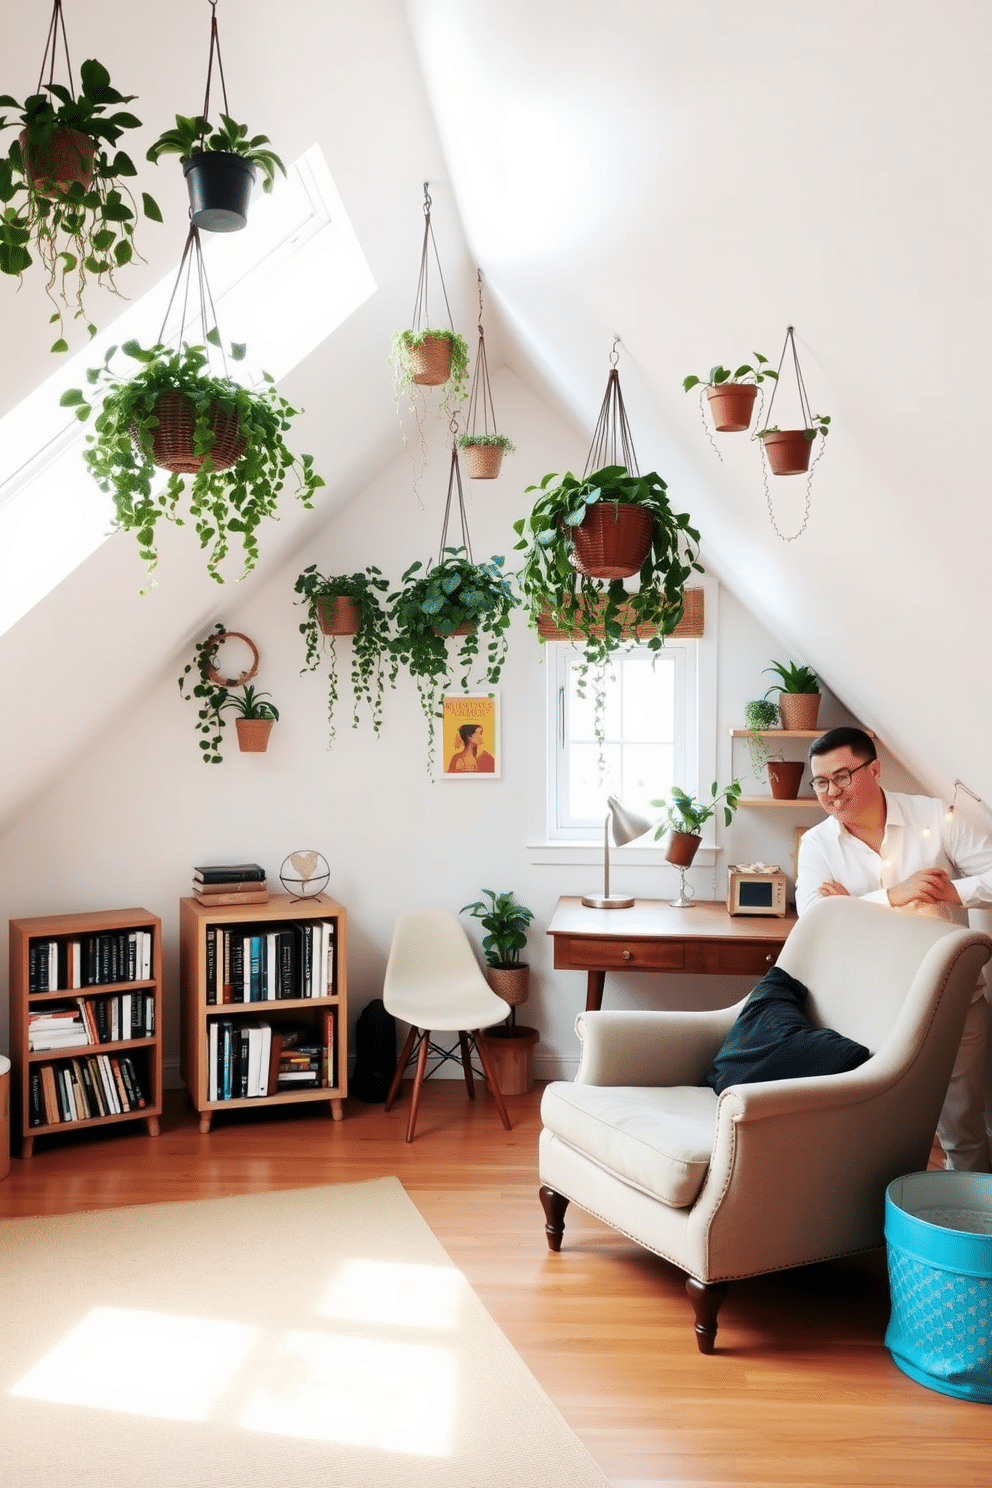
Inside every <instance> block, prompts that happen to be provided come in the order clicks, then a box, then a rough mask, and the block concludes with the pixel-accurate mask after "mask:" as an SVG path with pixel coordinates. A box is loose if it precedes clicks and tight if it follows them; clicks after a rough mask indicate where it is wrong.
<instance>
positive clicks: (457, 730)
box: [439, 692, 500, 780]
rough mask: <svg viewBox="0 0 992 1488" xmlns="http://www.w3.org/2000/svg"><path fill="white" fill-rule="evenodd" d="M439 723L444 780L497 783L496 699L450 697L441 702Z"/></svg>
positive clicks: (474, 695)
mask: <svg viewBox="0 0 992 1488" xmlns="http://www.w3.org/2000/svg"><path fill="white" fill-rule="evenodd" d="M440 723H441V743H442V748H441V751H440V753H439V758H440V760H441V762H442V764H441V773H442V777H443V779H445V780H498V779H499V773H500V736H499V697H498V695H496V694H492V695H484V694H481V693H461V692H460V693H449V694H448V695H447V697H445V699H444V703H443V711H442V715H441V720H440Z"/></svg>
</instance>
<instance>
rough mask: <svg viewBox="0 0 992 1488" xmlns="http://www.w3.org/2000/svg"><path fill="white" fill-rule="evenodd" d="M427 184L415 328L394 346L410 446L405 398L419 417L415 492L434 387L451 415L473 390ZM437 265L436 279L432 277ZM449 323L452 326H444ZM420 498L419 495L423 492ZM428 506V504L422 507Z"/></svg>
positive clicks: (399, 334)
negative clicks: (439, 308) (434, 287)
mask: <svg viewBox="0 0 992 1488" xmlns="http://www.w3.org/2000/svg"><path fill="white" fill-rule="evenodd" d="M427 187H428V183H427V182H426V181H425V182H424V240H423V246H422V248H421V252H420V272H419V275H418V278H417V294H416V298H415V300H414V306H413V319H412V323H411V325H410V326H409V327H408V328H407V329H406V330H404V331H394V333H393V346H392V351H391V352H390V356H389V362H390V366H391V367H392V369H393V392H394V394H395V397H396V412H397V415H398V417H399V421H400V432H401V433H402V435H403V443H404V444H405V445H406V446H407V447H408V448H409V447H410V442H411V441H410V438H409V437H408V434H407V430H406V427H405V425H404V422H403V409H402V408H401V406H400V404H401V400H405V402H406V407H407V408H408V409H409V411H410V412H411V413H412V414H413V416H414V421H415V423H416V429H417V435H416V440H415V446H416V448H415V451H413V452H412V453H413V462H414V479H413V488H414V491H417V483H418V481H419V480H420V477H421V476H422V475H423V472H424V469H425V467H426V465H427V439H426V433H425V430H426V424H427V394H426V391H425V390H426V389H428V388H435V387H436V388H442V389H443V391H442V394H441V397H440V400H439V404H438V406H439V409H440V410H443V411H445V412H448V413H450V412H451V409H452V407H453V406H454V404H455V403H457V402H458V401H459V400H460V399H462V398H464V397H465V395H466V393H467V391H468V344H467V343H466V341H465V338H464V336H460V335H459V334H458V332H457V331H456V330H455V328H454V322H453V321H452V318H451V307H450V305H449V304H448V291H447V290H446V289H445V286H444V275H443V274H442V273H441V259H440V256H439V255H438V251H437V242H436V240H435V238H434V229H433V227H432V225H431V207H432V202H431V197H430V192H429V191H428V189H427ZM432 266H433V276H432ZM432 277H434V278H435V279H436V281H437V290H436V292H435V295H434V305H433V307H432V300H431V279H432ZM438 294H439V295H440V300H441V302H442V303H443V307H444V308H443V314H442V315H440V316H438V315H436V314H435V313H434V311H435V309H436V308H437V299H438ZM444 320H447V325H445V324H444V323H443V321H444ZM417 494H418V498H419V492H417ZM421 504H423V503H421Z"/></svg>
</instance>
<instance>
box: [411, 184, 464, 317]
mask: <svg viewBox="0 0 992 1488" xmlns="http://www.w3.org/2000/svg"><path fill="white" fill-rule="evenodd" d="M429 186H430V182H429V181H425V182H424V243H423V247H422V248H421V250H420V274H419V277H418V279H417V294H416V298H415V300H414V302H413V320H412V321H411V325H412V327H413V329H414V330H415V331H420V330H423V329H426V328H427V327H428V326H429V325H430V323H431V322H430V314H429V309H428V281H429V277H430V276H429V269H430V249H431V248H433V250H434V262H435V264H436V265H437V277H438V282H439V283H440V285H441V294H442V295H443V297H444V308H445V310H446V311H447V312H448V325H449V326H450V327H451V329H452V331H453V330H454V329H455V323H454V320H453V319H452V316H451V306H450V305H449V304H448V291H447V289H446V288H445V285H444V275H443V274H442V272H441V258H440V255H439V253H438V251H437V242H436V241H435V238H434V229H433V227H432V226H431V206H432V205H433V204H432V202H431V194H430V191H429V190H428V187H429Z"/></svg>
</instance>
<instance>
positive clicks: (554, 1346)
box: [0, 1081, 992, 1488]
mask: <svg viewBox="0 0 992 1488" xmlns="http://www.w3.org/2000/svg"><path fill="white" fill-rule="evenodd" d="M539 1100H540V1090H535V1091H534V1092H533V1093H532V1094H531V1095H528V1096H520V1097H515V1098H512V1099H510V1100H509V1101H508V1103H507V1104H508V1108H509V1110H510V1115H511V1119H512V1121H513V1130H512V1131H510V1132H505V1131H504V1130H503V1128H502V1127H501V1125H500V1123H499V1120H498V1118H497V1116H496V1113H495V1110H494V1108H493V1106H492V1104H491V1102H490V1101H489V1099H488V1097H487V1096H486V1095H485V1094H484V1093H481V1094H480V1096H479V1098H478V1099H477V1100H476V1101H475V1103H474V1104H470V1103H469V1102H468V1101H467V1099H466V1097H465V1092H464V1086H462V1085H461V1083H460V1082H458V1083H456V1082H454V1081H440V1082H434V1083H432V1084H430V1085H428V1086H427V1088H426V1090H425V1092H424V1097H423V1101H422V1104H421V1112H420V1118H419V1125H418V1131H417V1136H416V1140H415V1141H414V1142H413V1143H412V1144H411V1145H407V1143H406V1142H405V1141H404V1135H405V1130H406V1119H407V1104H406V1101H407V1098H406V1097H404V1099H402V1100H401V1101H399V1102H398V1104H397V1105H396V1106H395V1107H394V1109H393V1111H391V1112H390V1113H388V1114H387V1113H386V1112H384V1111H383V1109H382V1107H381V1106H369V1105H363V1104H362V1103H361V1102H360V1101H357V1100H349V1101H347V1102H346V1103H345V1113H346V1114H345V1119H344V1121H341V1122H332V1121H331V1120H330V1119H329V1117H328V1116H327V1115H325V1114H323V1113H321V1114H319V1115H314V1114H313V1110H314V1108H313V1107H303V1106H298V1107H295V1108H286V1109H283V1110H276V1111H272V1110H263V1111H259V1112H258V1113H255V1112H251V1113H248V1114H244V1115H242V1114H240V1113H239V1114H238V1115H237V1116H234V1115H232V1116H229V1117H228V1116H224V1115H221V1116H219V1117H218V1118H216V1119H215V1123H214V1129H213V1130H212V1131H211V1132H209V1133H208V1134H206V1135H201V1133H200V1132H199V1131H198V1129H197V1123H196V1119H195V1117H194V1115H193V1113H192V1111H190V1110H189V1108H188V1106H187V1105H186V1103H185V1100H184V1098H183V1097H182V1096H181V1095H180V1094H179V1093H177V1092H174V1093H170V1095H169V1097H168V1100H167V1108H166V1113H165V1116H164V1118H163V1123H162V1127H163V1129H162V1135H161V1136H159V1137H158V1138H149V1137H148V1136H146V1135H144V1133H143V1128H141V1127H138V1126H136V1127H135V1128H134V1131H133V1133H130V1134H125V1135H121V1134H120V1133H121V1129H120V1128H117V1129H116V1134H115V1135H110V1134H109V1133H78V1134H76V1135H74V1136H73V1135H66V1136H64V1137H63V1136H59V1137H57V1138H42V1139H39V1141H38V1143H37V1146H36V1149H35V1155H34V1156H33V1157H32V1158H30V1159H29V1160H27V1161H21V1160H19V1159H16V1158H15V1160H14V1162H13V1164H12V1169H11V1174H10V1177H9V1178H8V1179H7V1180H6V1181H4V1182H0V1217H11V1216H17V1215H29V1214H30V1215H37V1214H62V1213H69V1212H74V1211H77V1210H85V1209H104V1208H115V1207H118V1206H121V1205H126V1204H145V1203H158V1202H162V1201H170V1200H182V1199H201V1198H211V1197H218V1196H221V1195H224V1194H234V1193H250V1192H262V1191H266V1190H269V1189H278V1188H299V1187H306V1186H309V1185H312V1184H322V1183H343V1182H352V1181H356V1180H361V1179H362V1178H372V1177H378V1176H382V1175H388V1174H395V1175H396V1176H397V1177H398V1178H399V1179H400V1180H401V1181H402V1183H403V1184H404V1186H405V1187H406V1189H407V1191H408V1192H409V1194H410V1196H411V1198H412V1199H413V1200H414V1202H415V1203H416V1205H417V1207H418V1208H419V1210H420V1212H421V1213H422V1214H423V1216H424V1218H425V1219H426V1220H427V1222H428V1223H429V1224H430V1226H431V1228H432V1230H433V1231H434V1233H435V1234H436V1235H437V1237H438V1239H439V1240H440V1241H441V1243H442V1244H443V1245H444V1247H445V1249H446V1250H447V1251H448V1254H449V1255H450V1256H451V1257H452V1259H453V1260H454V1262H455V1263H456V1265H458V1266H459V1267H460V1268H461V1269H462V1271H463V1272H464V1273H465V1275H466V1277H467V1278H468V1280H469V1282H470V1283H471V1284H472V1286H473V1287H474V1289H475V1291H476V1292H477V1293H478V1295H479V1296H480V1297H481V1299H482V1301H483V1302H484V1303H485V1305H486V1307H487V1308H488V1309H489V1311H490V1313H491V1314H492V1315H493V1317H494V1318H495V1319H496V1321H497V1322H498V1323H499V1325H500V1327H501V1328H502V1329H503V1331H504V1332H505V1333H506V1334H507V1336H508V1338H509V1339H510V1341H511V1342H512V1343H513V1344H514V1346H515V1347H516V1348H517V1349H518V1351H519V1352H520V1354H521V1355H522V1357H523V1358H524V1359H525V1360H526V1362H527V1364H528V1365H529V1366H530V1368H531V1369H532V1370H533V1372H534V1374H535V1375H536V1376H537V1378H538V1380H540V1382H541V1384H542V1385H543V1386H544V1388H545V1389H546V1390H547V1392H548V1394H549V1395H550V1396H551V1398H552V1399H553V1400H554V1401H555V1403H556V1404H557V1406H558V1408H559V1410H560V1411H561V1412H562V1414H563V1415H564V1416H565V1418H566V1420H567V1421H568V1422H569V1423H570V1424H571V1426H572V1427H573V1429H574V1430H575V1431H576V1432H577V1434H578V1435H579V1436H580V1437H581V1438H582V1440H583V1441H584V1442H585V1443H586V1444H587V1446H588V1447H589V1449H590V1451H591V1452H592V1453H593V1455H594V1456H595V1457H596V1459H597V1460H598V1461H599V1462H600V1464H601V1465H602V1467H603V1469H604V1471H605V1472H606V1474H607V1475H608V1476H609V1477H610V1478H611V1480H612V1481H613V1482H614V1483H615V1484H617V1485H618V1488H620V1485H622V1488H662V1485H664V1488H676V1485H678V1488H682V1485H692V1488H731V1485H734V1488H737V1485H741V1488H745V1485H746V1488H797V1485H801V1488H841V1485H842V1488H862V1485H864V1488H869V1485H870V1488H934V1485H936V1484H937V1483H939V1484H941V1485H944V1488H989V1484H990V1483H992V1408H989V1407H986V1406H981V1405H972V1404H969V1403H967V1402H964V1401H958V1400H954V1399H951V1398H949V1397H947V1396H944V1395H940V1394H937V1393H936V1392H934V1391H931V1390H927V1389H924V1388H923V1387H922V1386H920V1385H917V1384H915V1383H914V1382H913V1381H911V1380H909V1379H907V1378H906V1377H905V1376H904V1375H903V1374H901V1373H900V1372H899V1371H898V1370H897V1369H896V1368H895V1366H894V1365H893V1363H892V1360H891V1358H890V1356H889V1354H888V1352H887V1350H886V1349H885V1347H884V1343H883V1335H884V1330H885V1324H886V1320H887V1316H888V1293H887V1285H886V1276H885V1259H884V1254H882V1253H881V1252H876V1253H872V1254H870V1255H868V1256H864V1257H860V1258H857V1259H855V1260H848V1261H844V1262H834V1263H831V1264H828V1265H822V1266H813V1267H807V1268H805V1269H803V1270H801V1271H791V1272H780V1273H777V1274H775V1275H773V1276H768V1277H760V1278H756V1279H753V1280H750V1281H746V1282H739V1283H737V1284H735V1285H733V1286H732V1287H731V1290H730V1295H729V1297H728V1299H727V1302H726V1303H725V1304H724V1308H723V1311H722V1313H721V1317H720V1334H719V1339H718V1349H717V1352H716V1353H715V1354H714V1355H713V1356H712V1357H709V1358H704V1357H703V1356H702V1355H700V1354H699V1353H698V1351H697V1349H696V1344H695V1339H694V1336H693V1330H692V1315H691V1310H690V1307H689V1303H688V1300H687V1298H686V1296H685V1293H684V1290H683V1282H684V1278H683V1277H682V1276H681V1274H680V1273H679V1272H677V1271H676V1270H675V1269H674V1268H673V1267H671V1266H669V1265H667V1264H666V1263H665V1262H664V1261H661V1260H659V1259H658V1258H657V1257H656V1256H653V1255H650V1254H649V1253H648V1252H646V1251H644V1250H642V1249H640V1248H639V1247H638V1246H636V1245H634V1244H633V1243H631V1242H628V1241H627V1240H625V1239H624V1238H623V1237H622V1236H620V1235H617V1234H616V1233H615V1232H613V1231H612V1230H610V1229H609V1228H607V1226H605V1225H603V1224H601V1223H599V1221H597V1220H595V1219H593V1218H591V1217H590V1216H589V1215H584V1214H583V1213H582V1211H581V1210H578V1209H576V1208H575V1206H574V1205H573V1206H572V1207H571V1208H570V1209H569V1211H568V1214H567V1216H566V1229H565V1241H564V1245H563V1248H562V1251H561V1253H560V1254H559V1255H552V1254H550V1253H549V1252H548V1250H547V1247H546V1243H545V1238H544V1217H543V1214H542V1212H541V1209H540V1206H539V1203H538V1199H537V1186H538V1180H537V1160H536V1153H537V1136H538V1131H539V1128H540V1119H539V1113H538V1105H539ZM124 1131H125V1133H127V1132H128V1129H127V1128H125V1129H124ZM0 1264H2V1256H0ZM507 1427H508V1429H509V1430H512V1422H509V1423H507ZM0 1478H2V1473H0ZM505 1488H512V1484H508V1485H505Z"/></svg>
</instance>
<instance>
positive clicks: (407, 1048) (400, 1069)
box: [386, 1028, 417, 1111]
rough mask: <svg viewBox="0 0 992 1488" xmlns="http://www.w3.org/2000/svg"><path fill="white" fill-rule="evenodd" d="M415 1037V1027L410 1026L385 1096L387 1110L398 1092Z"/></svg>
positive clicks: (390, 1108) (390, 1107)
mask: <svg viewBox="0 0 992 1488" xmlns="http://www.w3.org/2000/svg"><path fill="white" fill-rule="evenodd" d="M416 1037H417V1030H416V1029H415V1028H411V1029H410V1032H409V1033H408V1034H407V1038H406V1043H405V1044H404V1045H403V1053H402V1054H401V1055H400V1057H399V1061H398V1063H397V1065H396V1073H395V1075H394V1076H393V1083H392V1084H391V1085H390V1087H389V1094H388V1095H387V1096H386V1110H387V1111H390V1110H392V1105H393V1101H394V1100H395V1099H396V1097H397V1095H398V1094H399V1088H400V1083H401V1082H402V1079H403V1074H404V1071H405V1070H406V1067H407V1065H408V1064H409V1062H410V1054H411V1053H412V1051H413V1041H414V1039H415V1038H416Z"/></svg>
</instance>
